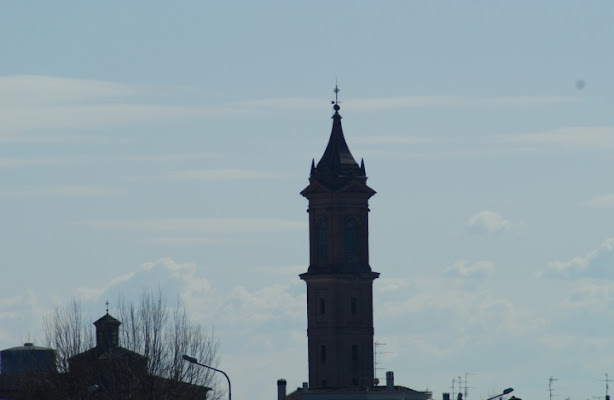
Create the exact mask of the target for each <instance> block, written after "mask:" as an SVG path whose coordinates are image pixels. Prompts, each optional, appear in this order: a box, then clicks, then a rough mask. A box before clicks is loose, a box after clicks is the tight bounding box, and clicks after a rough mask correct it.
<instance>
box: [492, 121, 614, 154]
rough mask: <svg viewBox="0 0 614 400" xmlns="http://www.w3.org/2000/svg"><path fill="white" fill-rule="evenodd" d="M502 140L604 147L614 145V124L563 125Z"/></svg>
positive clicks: (591, 147) (534, 143)
mask: <svg viewBox="0 0 614 400" xmlns="http://www.w3.org/2000/svg"><path fill="white" fill-rule="evenodd" d="M502 140H503V141H504V142H511V143H523V144H533V145H559V146H566V147H573V148H578V147H581V148H590V149H603V148H611V147H614V126H573V127H563V128H558V129H552V130H548V131H544V132H533V133H522V134H514V135H505V136H503V137H502Z"/></svg>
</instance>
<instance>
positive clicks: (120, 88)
mask: <svg viewBox="0 0 614 400" xmlns="http://www.w3.org/2000/svg"><path fill="white" fill-rule="evenodd" d="M141 93H143V90H142V89H139V88H138V86H136V85H126V84H121V83H116V82H109V81H100V80H91V79H74V78H62V77H57V76H43V75H8V76H0V106H2V105H5V104H8V105H12V106H14V105H18V104H29V105H40V104H61V103H65V104H66V103H82V102H84V101H85V102H86V101H88V100H98V101H99V100H101V99H106V100H112V99H118V98H124V97H127V96H134V95H137V94H141Z"/></svg>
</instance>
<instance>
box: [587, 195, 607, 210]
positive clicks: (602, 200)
mask: <svg viewBox="0 0 614 400" xmlns="http://www.w3.org/2000/svg"><path fill="white" fill-rule="evenodd" d="M584 205H585V206H587V207H595V208H613V207H614V193H612V194H607V195H604V196H598V197H595V198H593V199H591V200H589V201H587V202H585V203H584Z"/></svg>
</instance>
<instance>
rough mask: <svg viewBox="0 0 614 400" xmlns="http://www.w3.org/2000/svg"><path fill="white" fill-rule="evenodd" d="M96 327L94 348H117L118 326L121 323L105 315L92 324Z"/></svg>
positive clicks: (107, 314)
mask: <svg viewBox="0 0 614 400" xmlns="http://www.w3.org/2000/svg"><path fill="white" fill-rule="evenodd" d="M94 325H95V326H96V347H97V348H99V349H101V350H107V349H109V348H111V347H117V346H119V326H120V325H121V322H119V321H118V320H117V319H115V318H113V317H112V316H111V315H109V312H108V311H107V313H106V315H105V316H104V317H102V318H100V319H99V320H98V321H96V322H94Z"/></svg>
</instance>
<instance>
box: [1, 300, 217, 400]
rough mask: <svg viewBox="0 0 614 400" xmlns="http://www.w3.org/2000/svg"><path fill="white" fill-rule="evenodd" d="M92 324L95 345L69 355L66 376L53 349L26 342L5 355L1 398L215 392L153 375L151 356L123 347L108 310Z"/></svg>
mask: <svg viewBox="0 0 614 400" xmlns="http://www.w3.org/2000/svg"><path fill="white" fill-rule="evenodd" d="M94 325H95V327H96V346H95V347H92V348H91V349H89V350H86V351H84V352H82V353H79V354H77V355H75V356H73V357H71V358H70V359H69V360H68V365H69V368H68V372H64V373H58V372H57V369H56V366H55V361H56V360H55V351H53V350H52V349H47V348H42V347H36V346H32V345H31V344H30V343H27V344H26V345H25V346H24V347H23V348H22V347H19V348H12V349H7V350H5V351H3V352H2V356H3V357H5V360H3V361H4V362H3V368H2V373H1V374H0V399H3V400H4V399H8V400H65V399H91V400H111V399H131V400H167V399H168V400H171V399H173V400H188V399H194V398H198V399H205V398H206V397H207V393H208V391H210V390H211V389H210V388H208V387H205V386H200V385H194V384H190V383H186V382H182V381H179V380H178V379H169V378H164V377H160V376H156V375H153V374H150V373H149V371H148V368H147V363H148V359H147V357H145V356H143V355H141V354H139V353H136V352H134V351H131V350H128V349H126V348H124V347H121V346H120V343H119V328H120V325H121V322H120V321H119V320H117V319H116V318H114V317H113V316H111V315H110V314H109V313H108V311H107V313H106V314H105V315H104V316H103V317H102V318H100V319H98V320H97V321H96V322H94ZM7 355H8V356H7ZM50 361H52V362H53V363H52V365H50ZM178 362H181V361H178ZM5 363H6V364H5Z"/></svg>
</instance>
